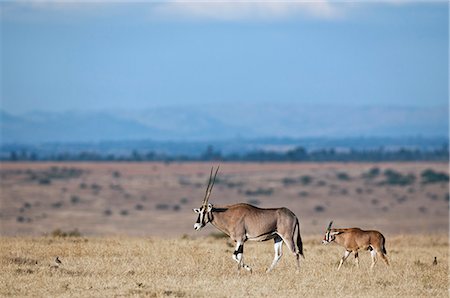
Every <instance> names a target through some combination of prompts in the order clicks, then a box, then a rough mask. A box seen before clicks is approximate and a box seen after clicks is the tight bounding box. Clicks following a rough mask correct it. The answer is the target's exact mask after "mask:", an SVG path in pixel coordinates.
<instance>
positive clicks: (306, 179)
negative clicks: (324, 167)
mask: <svg viewBox="0 0 450 298" xmlns="http://www.w3.org/2000/svg"><path fill="white" fill-rule="evenodd" d="M312 180H313V178H312V177H311V176H308V175H305V176H302V177H300V182H301V183H302V184H303V185H308V184H310V183H311V182H312Z"/></svg>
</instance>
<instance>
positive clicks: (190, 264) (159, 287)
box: [0, 235, 449, 297]
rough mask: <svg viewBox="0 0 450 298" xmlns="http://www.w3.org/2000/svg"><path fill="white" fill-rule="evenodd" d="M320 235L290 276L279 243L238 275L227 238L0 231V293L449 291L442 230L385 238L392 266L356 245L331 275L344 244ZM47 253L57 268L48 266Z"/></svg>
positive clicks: (249, 251) (252, 254)
mask: <svg viewBox="0 0 450 298" xmlns="http://www.w3.org/2000/svg"><path fill="white" fill-rule="evenodd" d="M320 239H321V237H320V236H316V237H305V239H304V246H305V256H306V259H304V260H302V263H301V266H302V268H301V271H300V272H299V273H296V272H295V262H294V257H293V256H292V255H290V254H289V253H288V252H287V250H286V247H285V246H284V252H285V255H284V256H283V258H282V259H281V261H280V263H279V265H278V267H277V268H276V269H275V270H274V271H273V272H271V273H270V274H266V273H265V272H264V271H265V269H266V268H267V266H268V265H270V262H271V259H272V256H273V250H272V243H271V242H265V243H262V244H261V243H248V244H247V245H246V246H245V254H244V256H245V260H246V262H247V263H249V264H250V265H252V266H253V269H254V272H253V274H249V273H247V272H244V271H242V272H241V273H240V274H238V273H237V272H236V265H235V263H234V261H233V260H232V258H231V254H232V250H233V248H232V247H230V245H229V243H228V242H227V241H228V240H226V239H215V238H212V237H208V238H199V239H191V238H186V237H185V239H160V238H128V237H117V238H111V237H110V238H81V237H67V238H60V237H54V238H51V237H39V238H26V237H20V238H19V237H17V238H14V237H4V238H1V241H0V254H1V255H0V266H1V268H2V270H1V271H0V272H1V273H0V296H20V297H23V296H40V297H52V296H78V297H80V296H83V297H84V296H89V297H112V296H150V297H162V296H170V297H191V296H200V297H206V296H208V297H239V296H250V297H258V296H277V297H300V296H310V297H311V296H313V297H314V296H328V297H330V296H340V297H349V296H354V297H364V296H378V297H388V296H422V297H423V296H440V297H448V286H449V283H448V237H447V236H446V235H437V236H418V235H415V236H395V237H390V238H388V239H387V245H386V246H387V250H388V257H389V259H390V261H391V264H392V266H391V267H389V268H388V267H386V266H385V265H384V264H383V263H382V262H379V263H378V264H377V266H376V267H375V270H374V271H373V272H371V271H370V270H369V266H370V255H369V253H367V252H361V254H360V259H361V268H360V269H357V268H356V267H355V265H354V262H353V260H352V259H351V258H349V259H348V260H347V263H345V264H344V266H343V268H342V269H341V271H340V272H339V273H338V272H337V271H336V267H337V264H338V261H339V258H340V256H341V254H342V252H343V249H342V248H341V247H338V246H336V245H330V246H322V245H320V244H319V243H320ZM55 256H59V257H60V259H61V260H62V263H63V264H62V266H60V267H59V268H52V267H51V263H52V261H53V259H54V257H55ZM435 256H436V257H437V259H438V264H437V265H436V266H434V265H432V262H433V258H434V257H435Z"/></svg>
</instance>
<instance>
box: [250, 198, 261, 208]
mask: <svg viewBox="0 0 450 298" xmlns="http://www.w3.org/2000/svg"><path fill="white" fill-rule="evenodd" d="M247 202H248V203H249V204H250V205H255V206H258V205H259V204H261V201H260V200H258V199H250V200H248V201H247Z"/></svg>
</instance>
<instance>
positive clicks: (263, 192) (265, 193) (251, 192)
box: [245, 187, 273, 196]
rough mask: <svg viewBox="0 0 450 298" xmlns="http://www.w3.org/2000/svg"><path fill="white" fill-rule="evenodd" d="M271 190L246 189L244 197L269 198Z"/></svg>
mask: <svg viewBox="0 0 450 298" xmlns="http://www.w3.org/2000/svg"><path fill="white" fill-rule="evenodd" d="M272 193H273V188H262V187H260V188H258V189H256V190H251V189H247V190H246V191H245V195H247V196H271V195H272Z"/></svg>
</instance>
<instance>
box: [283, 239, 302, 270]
mask: <svg viewBox="0 0 450 298" xmlns="http://www.w3.org/2000/svg"><path fill="white" fill-rule="evenodd" d="M281 237H282V238H283V241H284V243H286V246H287V247H288V248H289V250H290V251H291V252H292V253H293V254H294V255H295V258H296V262H297V270H299V269H300V252H298V251H297V249H296V248H295V242H294V238H293V237H289V238H286V237H283V236H281Z"/></svg>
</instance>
